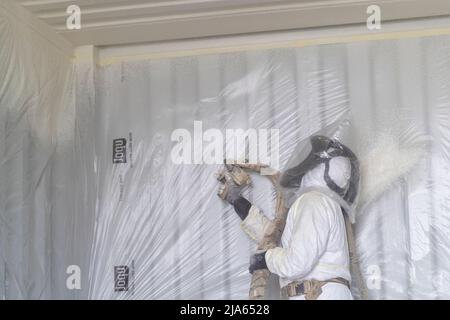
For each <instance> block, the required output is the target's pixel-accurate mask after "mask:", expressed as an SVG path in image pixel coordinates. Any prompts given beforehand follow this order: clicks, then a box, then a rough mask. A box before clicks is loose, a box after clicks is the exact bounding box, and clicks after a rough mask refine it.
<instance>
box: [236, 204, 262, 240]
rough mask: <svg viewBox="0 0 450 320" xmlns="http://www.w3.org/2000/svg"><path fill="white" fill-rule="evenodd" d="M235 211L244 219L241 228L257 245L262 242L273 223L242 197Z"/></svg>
mask: <svg viewBox="0 0 450 320" xmlns="http://www.w3.org/2000/svg"><path fill="white" fill-rule="evenodd" d="M233 205H234V210H235V211H236V213H237V214H238V215H239V217H240V218H241V219H242V222H241V228H242V230H244V231H245V233H247V235H248V236H249V237H250V238H252V239H253V240H255V241H256V242H257V243H259V242H261V240H262V238H263V237H264V234H265V233H266V230H267V227H268V226H269V225H270V223H271V221H270V220H269V219H268V218H267V217H266V216H265V215H264V214H263V213H262V212H261V211H260V210H259V208H258V207H257V206H255V205H252V204H251V203H250V201H248V200H247V199H245V198H243V197H240V198H239V199H237V200H236V201H235V202H234V204H233Z"/></svg>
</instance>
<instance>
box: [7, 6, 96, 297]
mask: <svg viewBox="0 0 450 320" xmlns="http://www.w3.org/2000/svg"><path fill="white" fill-rule="evenodd" d="M73 79H74V70H73V64H72V60H71V57H68V56H67V55H66V54H65V53H63V52H62V51H60V50H59V49H57V48H55V46H54V45H53V44H52V43H51V42H50V41H48V40H46V39H45V38H44V37H42V36H41V35H40V34H39V33H38V32H36V31H35V30H33V29H31V28H30V27H29V26H28V25H27V24H25V23H23V22H22V21H21V20H20V19H18V18H17V17H16V16H14V15H11V14H10V13H9V12H8V11H5V10H3V4H2V6H1V8H0V154H1V158H0V159H1V160H0V297H1V298H4V299H51V298H59V299H73V298H76V297H81V296H82V290H81V291H79V290H78V291H77V290H67V287H66V279H67V276H68V275H67V274H66V270H67V267H68V266H70V265H73V264H77V265H78V264H79V265H80V266H82V267H85V268H87V265H88V261H89V255H88V254H86V253H87V252H89V248H90V245H91V241H90V240H89V237H90V235H91V234H92V231H89V225H91V224H92V222H87V220H86V219H85V217H86V215H88V216H87V219H89V216H92V211H91V212H88V211H87V210H86V208H87V207H86V203H85V202H84V201H83V189H84V183H83V182H84V181H85V180H86V179H88V178H89V177H90V176H91V173H92V171H89V172H88V171H87V170H84V166H83V162H82V160H83V155H82V154H83V152H90V151H88V150H86V149H85V148H86V146H84V145H82V144H79V143H78V139H79V137H80V133H79V132H78V126H77V124H76V121H77V120H76V118H77V116H78V113H77V110H76V108H75V95H74V91H73ZM78 109H80V108H79V107H78ZM79 121H81V119H80V120H79ZM83 122H85V123H88V122H86V120H83ZM90 156H91V157H92V156H93V155H90ZM91 162H92V161H91ZM86 280H87V279H86ZM85 287H86V286H85ZM86 295H87V294H85V296H86Z"/></svg>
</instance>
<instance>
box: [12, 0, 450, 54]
mask: <svg viewBox="0 0 450 320" xmlns="http://www.w3.org/2000/svg"><path fill="white" fill-rule="evenodd" d="M16 1H17V2H19V3H20V4H21V5H23V6H24V7H25V8H26V9H28V10H29V11H31V12H32V13H33V14H35V15H36V16H37V17H39V18H40V19H41V20H43V21H44V22H45V23H47V24H48V25H50V26H51V27H52V28H54V29H55V30H56V31H57V32H58V33H60V34H61V35H63V36H64V37H66V38H67V39H68V40H69V41H70V42H71V43H72V44H73V45H75V46H77V45H117V44H129V43H139V42H155V41H165V40H179V39H192V38H201V37H210V36H223V35H236V34H248V33H256V32H267V31H281V30H294V29H306V28H317V27H326V26H336V25H350V24H361V23H365V21H366V19H367V13H366V10H367V7H368V6H369V5H371V4H378V5H379V6H380V8H381V13H382V19H383V21H396V20H405V19H413V18H426V17H437V16H450V1H449V0H429V1H424V0H384V1H383V0H379V1H374V0H359V1H354V0H325V1H310V0H297V1H292V0H291V1H284V0H173V1H172V0H168V1H157V0H16ZM73 4H75V5H78V6H79V7H80V9H81V23H82V25H81V26H82V28H81V30H67V28H66V19H67V17H68V14H67V13H66V10H67V7H68V6H70V5H73Z"/></svg>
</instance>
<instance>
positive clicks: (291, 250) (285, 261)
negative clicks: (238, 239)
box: [226, 136, 359, 300]
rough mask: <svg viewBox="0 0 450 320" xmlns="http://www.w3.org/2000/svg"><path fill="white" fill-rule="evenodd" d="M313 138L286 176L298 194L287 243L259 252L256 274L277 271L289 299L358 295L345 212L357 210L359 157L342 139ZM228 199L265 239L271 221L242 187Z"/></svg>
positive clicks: (246, 225)
mask: <svg viewBox="0 0 450 320" xmlns="http://www.w3.org/2000/svg"><path fill="white" fill-rule="evenodd" d="M310 141H311V145H312V148H311V152H310V153H309V154H308V156H307V157H306V158H305V159H304V160H303V161H301V162H300V164H298V165H297V166H295V167H293V168H291V169H289V170H287V171H286V172H285V173H284V174H283V175H282V176H281V179H280V185H281V186H283V187H284V188H286V189H287V190H291V191H292V193H293V194H294V197H293V199H294V200H293V203H292V205H291V206H290V209H289V212H288V216H287V219H286V225H285V229H284V231H283V234H282V238H281V247H276V248H273V249H269V250H267V251H265V252H260V253H257V254H255V255H254V256H253V257H252V259H251V262H250V272H251V273H253V271H255V270H258V269H268V270H269V271H270V272H272V273H274V274H277V275H278V276H279V277H280V287H281V290H282V293H283V295H284V296H285V297H287V298H289V299H298V300H304V299H307V300H313V299H318V300H329V299H333V300H335V299H353V298H352V295H351V293H350V289H349V287H350V281H351V276H350V258H349V250H348V245H347V234H346V224H345V220H344V214H352V213H351V209H350V205H351V204H352V203H353V202H354V200H355V197H356V194H357V190H358V185H359V166H358V160H357V158H356V156H355V155H354V154H353V152H352V151H351V150H350V149H349V148H347V147H346V146H344V145H343V144H341V143H340V142H338V141H336V140H332V139H329V138H327V137H324V136H314V137H312V138H311V140H310ZM226 200H227V201H228V202H229V203H231V204H233V205H234V208H235V210H236V212H237V214H238V215H239V216H240V217H241V219H242V222H241V226H242V228H243V230H244V231H245V232H246V233H247V234H248V235H249V236H250V237H251V238H252V239H254V240H255V241H257V242H258V243H259V241H261V239H262V237H263V236H264V233H265V231H266V229H267V228H268V226H269V225H270V223H271V221H270V220H269V219H268V218H267V217H266V216H265V215H264V214H263V213H262V212H261V211H260V210H259V209H258V208H257V207H256V206H254V205H252V204H251V203H250V202H249V201H248V200H246V199H245V198H244V197H242V196H241V188H240V187H239V186H236V185H234V187H231V188H229V190H228V193H227V197H226ZM349 218H350V221H352V222H353V221H354V217H353V216H351V217H349Z"/></svg>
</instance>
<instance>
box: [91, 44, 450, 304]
mask: <svg viewBox="0 0 450 320" xmlns="http://www.w3.org/2000/svg"><path fill="white" fill-rule="evenodd" d="M449 40H450V38H449V37H430V38H421V39H419V38H416V39H404V40H390V41H372V42H355V43H350V44H338V45H327V46H317V47H306V48H292V49H282V50H271V51H262V52H259V51H254V52H241V53H228V54H221V55H204V56H198V57H184V58H176V59H170V60H150V61H138V62H129V63H127V62H124V63H122V64H116V65H111V66H107V67H104V68H101V69H99V70H98V77H97V83H96V105H95V114H96V116H95V117H96V118H95V123H96V128H97V129H96V132H97V134H96V137H95V150H96V157H97V162H96V164H97V169H98V176H97V177H98V179H99V180H98V186H99V188H98V193H97V194H98V203H97V211H96V216H97V222H98V223H97V225H96V233H95V236H94V237H95V241H94V250H93V254H94V255H93V256H92V259H91V261H90V263H91V269H90V277H91V278H90V280H91V283H90V296H91V297H95V298H219V299H222V298H223V299H228V298H246V296H247V292H248V285H249V281H250V278H249V275H248V272H247V268H248V261H249V256H250V254H251V253H252V252H253V250H254V245H253V244H251V243H250V241H249V239H247V238H246V236H245V235H244V234H243V232H242V231H241V230H239V219H238V218H237V217H236V216H235V215H234V213H233V209H232V208H231V207H229V206H227V205H225V204H224V203H222V202H221V201H220V200H219V199H218V198H217V197H216V195H215V193H216V190H217V182H216V181H215V179H214V176H213V174H214V172H215V171H216V170H217V169H218V165H175V164H173V163H172V162H171V160H170V151H171V147H172V146H173V143H172V142H171V141H170V135H171V133H172V132H173V130H175V129H177V128H186V129H188V130H190V131H192V128H193V122H194V120H201V121H202V123H203V126H204V130H206V129H207V128H219V129H221V130H224V129H226V128H244V129H246V128H278V129H280V157H281V159H280V160H281V167H284V166H285V165H286V162H287V161H288V159H289V158H290V156H291V155H292V152H293V150H294V148H295V146H296V144H297V142H298V141H299V140H300V139H302V138H305V137H307V136H308V135H309V134H310V133H312V132H314V131H315V130H317V129H319V128H321V127H323V126H325V125H326V124H329V123H331V122H332V121H334V120H336V119H337V118H338V117H339V116H341V115H342V114H344V113H345V112H346V111H348V110H351V111H352V113H353V118H352V122H353V124H354V125H355V127H356V131H355V137H356V138H359V137H361V139H362V137H364V138H367V137H369V141H370V137H371V136H374V134H375V133H376V132H378V131H380V130H383V129H385V128H384V127H385V126H386V124H392V123H395V122H398V121H400V120H398V121H396V120H395V119H401V121H409V120H412V121H413V122H415V124H416V125H417V126H418V127H419V128H420V129H421V130H423V131H425V132H426V133H427V134H429V135H430V137H431V138H432V139H431V140H432V142H431V143H430V145H429V152H428V155H427V157H426V159H424V160H423V161H422V162H421V163H420V164H419V165H418V167H417V169H416V170H415V171H414V172H412V173H411V174H409V175H408V176H407V177H405V178H404V179H402V180H401V181H399V182H398V183H396V184H395V185H393V186H392V187H391V189H390V191H389V192H387V193H386V194H384V195H383V197H382V198H381V199H379V200H378V201H377V202H376V203H375V204H374V205H372V206H370V207H369V208H367V209H366V210H365V211H364V212H359V213H358V215H359V219H358V222H357V225H356V228H357V241H358V245H359V251H360V254H361V259H362V265H363V272H364V273H365V274H366V277H367V279H368V281H369V286H370V288H371V290H370V297H371V298H376V299H392V298H400V299H406V298H449V297H450V291H449V290H448V289H447V287H448V284H449V282H450V274H449V273H448V272H447V271H446V269H447V267H448V266H449V265H450V261H449V259H450V256H449V255H448V251H449V247H450V239H448V236H447V234H448V228H449V227H450V224H449V221H450V219H449V217H450V216H449V213H448V212H449V208H450V202H449V201H450V193H449V191H450V184H449V183H448V181H447V180H448V179H445V177H446V176H448V169H449V151H450V148H449V146H450V144H449V141H450V132H449V127H450V117H449V116H450V109H449V103H450V99H449V96H448V94H449V89H450V88H449V83H448V82H449V76H448V74H449V72H448V71H449V69H450V59H449V56H450V47H449ZM398 125H399V126H401V125H402V124H401V123H398ZM117 138H126V139H127V143H128V145H127V146H128V150H127V152H129V156H131V159H130V161H128V162H127V163H126V164H120V165H117V164H113V163H112V162H111V156H112V154H111V152H112V150H111V146H112V143H113V140H114V139H117ZM130 140H131V141H132V143H130ZM130 147H132V152H130V150H129V149H130ZM131 160H132V161H131ZM130 162H132V164H131V163H130ZM255 179H256V178H255ZM258 181H260V182H257V183H255V189H254V190H252V191H249V193H248V194H247V196H248V197H249V198H250V200H251V201H254V202H255V203H257V204H258V205H259V206H260V207H261V208H263V210H264V211H265V212H266V213H267V214H268V215H269V216H270V215H271V212H270V211H271V209H272V208H273V203H272V201H271V197H270V196H268V195H270V194H271V193H272V190H271V189H270V186H269V185H268V184H267V183H265V182H264V181H263V180H258ZM117 265H129V266H133V269H134V272H135V273H134V280H133V283H134V286H133V290H132V291H131V292H128V293H117V292H114V291H113V282H114V281H113V273H112V270H113V267H114V266H117ZM378 274H379V275H380V277H381V282H380V284H379V285H378V284H377V275H378Z"/></svg>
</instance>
